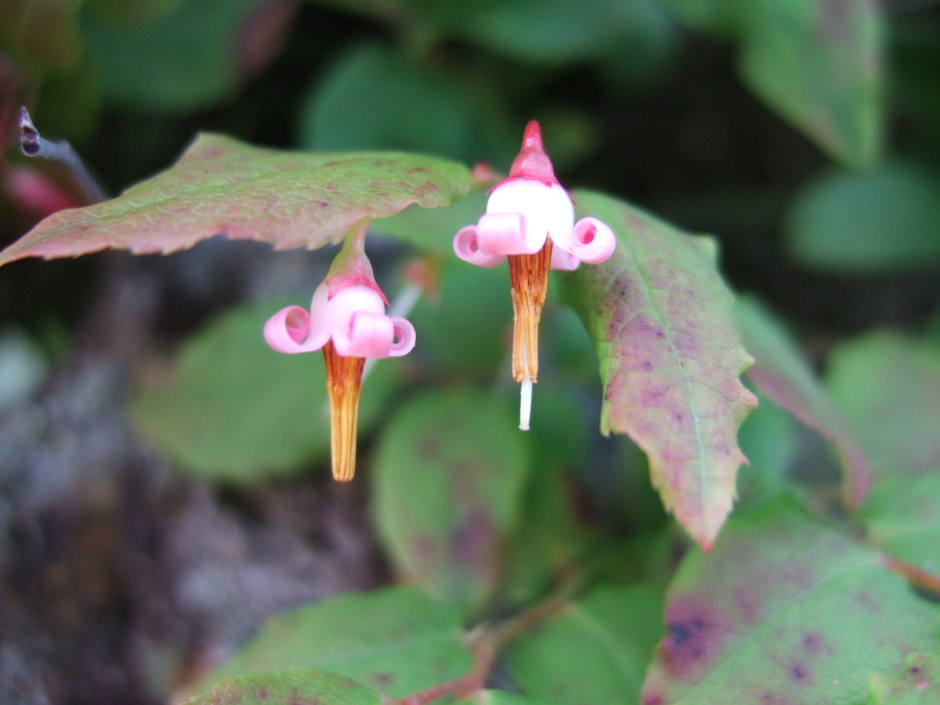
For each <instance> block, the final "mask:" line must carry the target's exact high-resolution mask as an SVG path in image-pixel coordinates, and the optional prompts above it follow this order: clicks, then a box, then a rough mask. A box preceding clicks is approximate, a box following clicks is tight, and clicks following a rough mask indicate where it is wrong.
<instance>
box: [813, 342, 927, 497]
mask: <svg viewBox="0 0 940 705" xmlns="http://www.w3.org/2000/svg"><path fill="white" fill-rule="evenodd" d="M826 386H827V388H828V389H829V393H830V394H831V395H832V398H833V399H834V400H835V402H836V406H838V407H839V409H840V410H841V411H842V415H843V416H844V418H845V420H846V421H847V423H848V424H849V427H850V428H852V430H853V431H854V432H855V436H856V438H858V440H859V443H861V445H862V449H863V451H864V452H865V455H866V456H867V457H868V459H869V462H870V463H871V469H872V472H873V473H874V475H875V478H876V481H877V480H878V479H880V478H881V477H888V476H891V475H904V474H908V475H910V474H916V473H919V472H922V471H924V470H930V469H933V468H937V467H940V434H938V433H937V429H938V428H940V350H938V349H937V347H936V346H935V345H932V344H930V343H929V342H925V341H920V340H917V339H914V338H910V337H906V336H902V335H900V334H897V333H890V332H886V331H880V332H875V333H871V334H869V335H866V336H864V337H861V338H858V339H855V340H852V341H849V342H847V343H843V344H842V345H839V346H838V347H836V348H835V350H834V351H833V353H832V356H831V357H830V359H829V367H828V370H827V373H826Z"/></svg>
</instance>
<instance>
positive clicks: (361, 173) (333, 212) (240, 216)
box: [0, 134, 473, 265]
mask: <svg viewBox="0 0 940 705" xmlns="http://www.w3.org/2000/svg"><path fill="white" fill-rule="evenodd" d="M472 183H473V182H472V177H471V175H470V172H469V171H468V170H467V168H466V167H464V166H463V165H461V164H458V163H456V162H452V161H448V160H445V159H439V158H436V157H426V156H420V155H413V154H399V153H370V152H348V153H339V154H321V153H304V152H291V151H281V150H275V149H266V148H261V147H254V146H251V145H248V144H244V143H241V142H239V141H237V140H234V139H231V138H229V137H223V136H221V135H212V134H203V135H200V136H199V137H198V138H197V139H196V141H195V142H194V143H193V145H192V146H191V147H190V148H189V149H188V150H186V152H185V153H184V154H183V156H182V157H180V159H179V161H178V162H177V163H176V164H175V165H174V166H172V167H170V168H169V169H167V170H166V171H164V172H162V173H160V174H157V175H156V176H154V177H152V178H150V179H147V180H146V181H143V182H141V183H139V184H137V185H136V186H133V187H131V188H129V189H128V190H127V191H125V192H124V193H123V194H122V195H121V196H118V197H117V198H114V199H111V200H109V201H104V202H102V203H96V204H94V205H91V206H87V207H85V208H73V209H69V210H64V211H59V212H58V213H54V214H53V215H51V216H49V217H48V218H46V219H45V220H43V221H42V222H40V223H39V224H38V225H37V226H36V227H35V228H33V229H32V230H31V231H30V232H28V233H27V234H26V235H24V236H23V237H22V238H20V239H19V240H18V241H17V242H15V243H13V244H12V245H10V246H9V247H7V248H6V249H5V250H4V251H3V252H0V265H3V264H7V263H8V262H13V261H15V260H18V259H22V258H24V257H43V258H45V259H52V258H55V257H77V256H79V255H84V254H89V253H91V252H97V251H99V250H103V249H106V248H114V249H122V250H130V251H131V252H133V253H134V254H154V253H163V254H165V253H168V252H175V251H177V250H183V249H187V248H189V247H192V246H193V245H195V244H196V243H197V242H199V241H201V240H205V239H208V238H210V237H215V236H217V235H222V236H225V237H228V238H231V239H233V240H258V241H260V242H268V243H271V244H272V245H274V247H275V249H279V250H283V249H288V248H292V247H306V248H308V249H311V250H312V249H316V248H319V247H323V246H324V245H329V244H332V243H337V242H339V241H340V240H341V239H342V238H343V237H344V236H345V235H346V234H347V233H348V232H350V231H351V230H352V229H353V228H356V227H358V226H360V225H361V224H362V223H363V222H368V221H369V220H371V219H372V218H385V217H388V216H391V215H394V214H395V213H398V212H399V211H401V210H402V209H404V208H406V207H407V206H409V205H411V204H418V205H419V206H422V207H424V208H436V207H439V206H445V205H448V204H450V203H453V202H454V201H456V200H457V199H459V198H461V197H462V196H463V195H464V194H466V193H467V191H468V190H469V188H470V186H471V185H472Z"/></svg>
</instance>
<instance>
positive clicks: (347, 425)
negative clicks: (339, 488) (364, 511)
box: [264, 230, 415, 482]
mask: <svg viewBox="0 0 940 705" xmlns="http://www.w3.org/2000/svg"><path fill="white" fill-rule="evenodd" d="M364 236H365V231H364V230H362V231H361V232H358V233H356V234H355V235H354V236H350V237H349V238H347V239H346V244H345V246H344V247H343V249H342V251H340V253H339V255H338V256H337V257H336V260H335V261H334V262H333V266H332V267H331V269H330V273H329V274H328V275H327V277H326V279H325V280H324V281H323V283H322V284H320V286H319V287H317V290H316V291H315V292H314V294H313V300H312V301H311V303H310V310H309V311H308V310H306V309H304V308H303V307H301V306H288V307H286V308H283V309H281V310H280V311H278V312H277V313H275V314H274V315H273V316H271V318H269V319H268V322H267V323H265V326H264V338H265V340H266V341H267V343H268V345H270V346H271V347H272V348H273V349H274V350H276V351H277V352H281V353H288V354H290V353H302V352H312V351H314V350H323V357H324V359H325V360H326V379H327V391H328V392H329V397H330V440H331V446H332V451H333V477H334V478H335V479H337V480H339V481H341V482H346V481H349V480H351V479H352V478H353V475H354V474H355V471H356V428H357V423H358V418H359V396H360V393H361V391H362V373H363V370H364V368H365V362H366V358H383V357H398V356H400V355H406V354H407V353H409V352H410V351H411V349H412V348H413V347H414V344H415V330H414V327H413V326H412V325H411V323H409V322H408V321H407V320H405V319H404V318H399V317H396V316H388V315H386V314H385V307H386V306H387V304H388V301H387V300H386V298H385V295H384V294H383V293H382V291H381V289H379V287H378V285H377V284H376V283H375V279H374V277H373V274H372V266H371V264H370V263H369V260H368V259H367V258H366V256H365V252H364V251H363V242H364Z"/></svg>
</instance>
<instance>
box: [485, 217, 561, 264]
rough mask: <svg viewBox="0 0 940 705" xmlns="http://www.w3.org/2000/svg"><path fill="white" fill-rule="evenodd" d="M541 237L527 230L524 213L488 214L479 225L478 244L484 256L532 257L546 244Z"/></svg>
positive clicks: (544, 234)
mask: <svg viewBox="0 0 940 705" xmlns="http://www.w3.org/2000/svg"><path fill="white" fill-rule="evenodd" d="M547 235H548V232H547V231H546V232H543V233H542V234H541V236H538V235H537V234H535V233H533V232H531V231H529V230H528V229H527V228H526V220H525V217H524V216H523V215H522V213H518V212H507V213H486V214H485V215H484V216H483V217H482V218H480V222H479V224H478V225H477V244H478V245H479V248H480V252H482V253H483V254H484V255H530V254H533V253H534V252H538V251H539V250H541V249H542V246H543V245H544V244H545V238H546V237H547Z"/></svg>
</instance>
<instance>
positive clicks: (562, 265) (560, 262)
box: [552, 247, 581, 272]
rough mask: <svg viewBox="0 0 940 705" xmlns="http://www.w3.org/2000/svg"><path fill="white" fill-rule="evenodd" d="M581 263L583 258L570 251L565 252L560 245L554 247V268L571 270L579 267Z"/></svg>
mask: <svg viewBox="0 0 940 705" xmlns="http://www.w3.org/2000/svg"><path fill="white" fill-rule="evenodd" d="M579 264H581V260H579V259H578V258H577V257H575V256H574V255H573V254H571V253H570V252H565V251H564V250H563V249H561V248H560V247H553V248H552V269H562V270H565V271H568V272H570V271H573V270H575V269H577V268H578V265H579Z"/></svg>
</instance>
